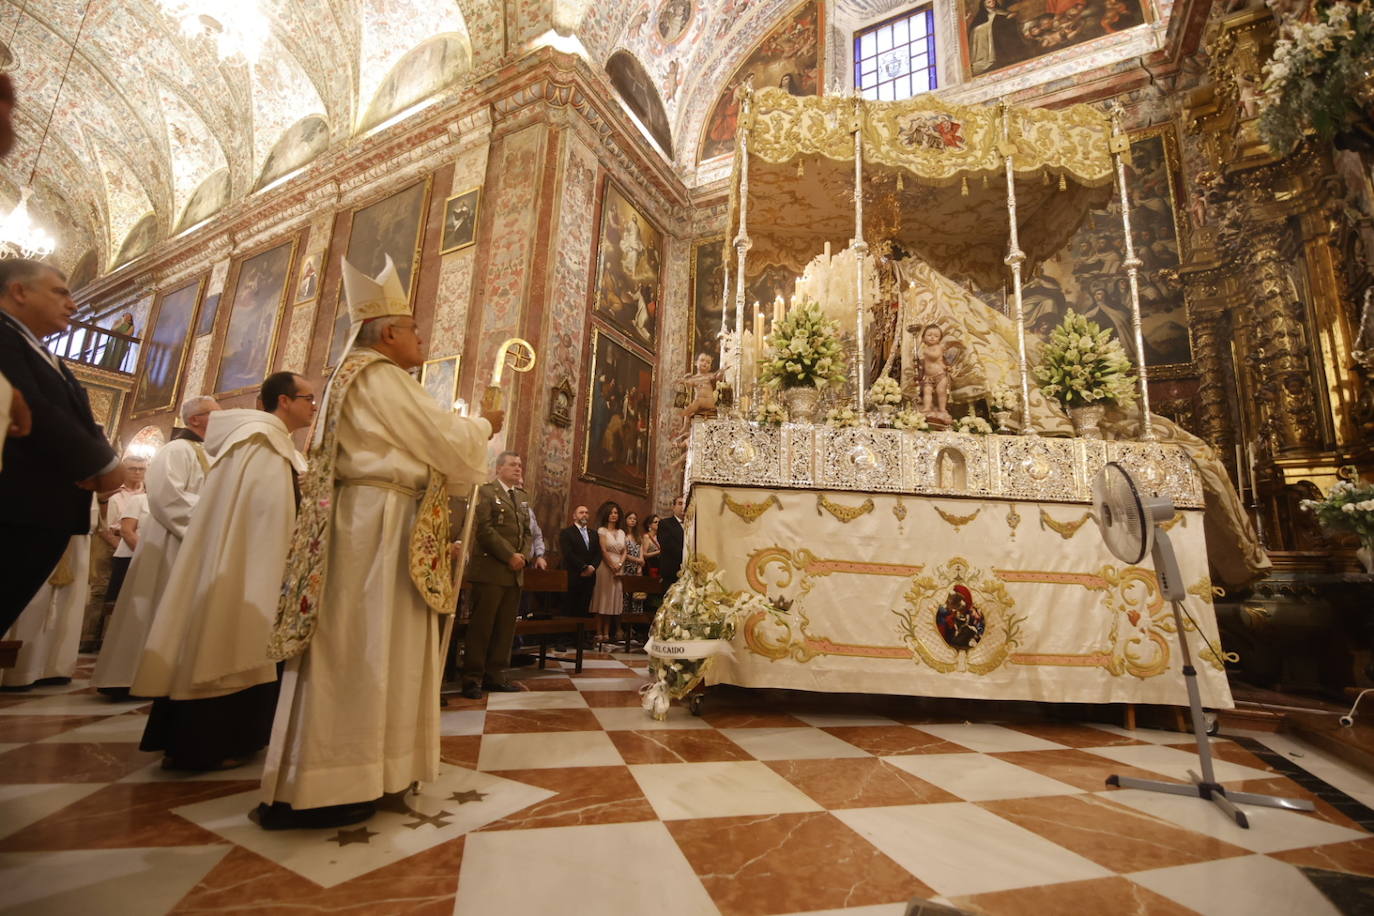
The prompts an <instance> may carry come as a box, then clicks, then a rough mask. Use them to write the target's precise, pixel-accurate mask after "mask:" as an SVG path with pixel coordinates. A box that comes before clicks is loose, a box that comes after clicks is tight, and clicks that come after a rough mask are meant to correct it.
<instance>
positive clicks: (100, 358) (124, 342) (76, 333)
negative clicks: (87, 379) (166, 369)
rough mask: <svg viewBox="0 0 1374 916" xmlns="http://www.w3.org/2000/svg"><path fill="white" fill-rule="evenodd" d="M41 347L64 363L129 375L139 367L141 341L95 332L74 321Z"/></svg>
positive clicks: (99, 330) (113, 333) (95, 330)
mask: <svg viewBox="0 0 1374 916" xmlns="http://www.w3.org/2000/svg"><path fill="white" fill-rule="evenodd" d="M44 343H46V344H47V345H48V349H49V350H51V351H52V352H53V353H56V354H57V355H58V356H60V357H62V358H63V359H69V360H72V361H73V362H78V363H84V364H86V365H87V366H95V367H96V368H98V369H108V370H109V371H111V372H126V373H128V374H130V375H132V374H133V372H134V367H135V366H137V365H138V347H139V344H140V343H141V340H140V339H139V338H137V337H133V336H131V335H129V334H121V333H120V332H118V331H112V330H110V329H109V328H98V327H96V326H95V325H93V324H87V323H86V322H84V321H76V320H73V321H72V322H71V324H70V325H69V326H68V328H67V330H65V331H63V332H62V333H60V334H53V335H52V336H51V337H48V338H47V339H46V340H45V341H44Z"/></svg>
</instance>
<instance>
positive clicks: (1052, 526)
mask: <svg viewBox="0 0 1374 916" xmlns="http://www.w3.org/2000/svg"><path fill="white" fill-rule="evenodd" d="M1092 517H1093V514H1092V513H1091V512H1084V513H1083V515H1082V517H1081V518H1078V519H1076V520H1074V521H1068V522H1061V521H1059V520H1058V519H1056V518H1055V517H1054V516H1052V515H1050V514H1049V513H1048V512H1046V511H1045V510H1044V509H1041V510H1040V530H1041V531H1044V530H1045V529H1047V528H1048V529H1049V530H1050V531H1053V532H1054V533H1055V534H1057V535H1059V536H1060V537H1061V538H1063V539H1064V540H1066V541H1067V540H1068V539H1069V538H1071V537H1073V536H1074V535H1075V534H1077V533H1078V529H1079V528H1082V527H1083V526H1084V525H1086V524H1087V523H1088V520H1089V519H1091V518H1092Z"/></svg>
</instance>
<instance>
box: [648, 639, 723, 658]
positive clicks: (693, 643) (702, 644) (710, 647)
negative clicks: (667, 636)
mask: <svg viewBox="0 0 1374 916" xmlns="http://www.w3.org/2000/svg"><path fill="white" fill-rule="evenodd" d="M644 651H645V652H647V653H648V654H649V655H652V656H654V657H655V658H686V659H692V660H696V659H701V658H710V657H711V656H713V655H728V656H730V657H731V658H734V657H735V650H734V647H733V646H732V645H731V644H730V641H729V640H728V639H675V640H671V641H667V640H664V641H659V640H657V639H650V640H649V642H648V644H647V645H646V646H645V647H644Z"/></svg>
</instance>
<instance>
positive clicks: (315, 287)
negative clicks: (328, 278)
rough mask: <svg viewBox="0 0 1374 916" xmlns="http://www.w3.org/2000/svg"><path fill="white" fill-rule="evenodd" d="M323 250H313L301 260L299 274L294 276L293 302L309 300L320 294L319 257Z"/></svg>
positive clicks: (321, 255)
mask: <svg viewBox="0 0 1374 916" xmlns="http://www.w3.org/2000/svg"><path fill="white" fill-rule="evenodd" d="M321 257H323V252H319V251H317V252H315V253H314V254H312V255H310V256H309V257H307V258H306V259H305V260H304V261H302V262H301V272H300V276H298V277H297V278H296V295H295V296H294V297H292V301H294V302H309V301H310V300H311V299H314V298H315V297H316V296H318V295H319V294H320V258H321Z"/></svg>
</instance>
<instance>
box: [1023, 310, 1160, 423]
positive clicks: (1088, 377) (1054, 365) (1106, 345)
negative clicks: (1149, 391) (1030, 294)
mask: <svg viewBox="0 0 1374 916" xmlns="http://www.w3.org/2000/svg"><path fill="white" fill-rule="evenodd" d="M1035 378H1036V380H1037V381H1039V382H1040V390H1041V391H1043V392H1044V393H1045V396H1046V397H1051V398H1054V399H1056V400H1057V401H1059V403H1061V404H1063V405H1064V406H1065V407H1083V406H1085V405H1088V404H1095V403H1097V402H1098V401H1107V402H1111V403H1115V404H1126V403H1129V402H1130V401H1132V400H1134V398H1135V388H1134V385H1135V376H1134V375H1133V374H1132V371H1131V361H1130V359H1128V358H1127V357H1126V351H1125V350H1123V349H1122V348H1121V342H1120V341H1119V340H1117V339H1116V338H1115V337H1114V336H1113V335H1112V332H1111V330H1110V329H1107V330H1104V329H1103V328H1102V327H1101V326H1100V325H1098V323H1097V322H1095V321H1091V320H1089V319H1088V318H1086V317H1085V316H1083V315H1080V314H1078V313H1077V312H1075V311H1073V310H1072V309H1070V310H1069V311H1068V312H1067V313H1066V314H1065V315H1064V320H1063V321H1061V322H1060V323H1059V326H1058V327H1056V328H1055V329H1054V331H1053V332H1052V333H1051V334H1050V339H1049V341H1048V342H1047V343H1046V344H1045V346H1044V347H1043V348H1042V349H1041V351H1040V365H1038V366H1036V367H1035Z"/></svg>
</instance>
